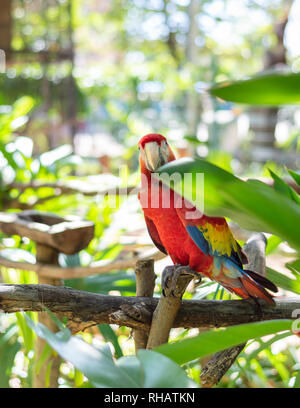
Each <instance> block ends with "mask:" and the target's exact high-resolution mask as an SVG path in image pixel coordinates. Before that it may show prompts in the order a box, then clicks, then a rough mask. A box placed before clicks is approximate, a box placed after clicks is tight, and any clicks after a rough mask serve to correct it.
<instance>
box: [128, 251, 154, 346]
mask: <svg viewBox="0 0 300 408" xmlns="http://www.w3.org/2000/svg"><path fill="white" fill-rule="evenodd" d="M135 275H136V295H137V296H145V297H152V296H153V292H154V286H155V279H156V275H155V273H154V260H153V259H149V260H143V261H138V262H137V263H136V267H135ZM148 336H149V330H146V331H145V330H134V331H133V338H134V343H135V350H136V352H137V350H139V349H145V348H146V346H147V341H148Z"/></svg>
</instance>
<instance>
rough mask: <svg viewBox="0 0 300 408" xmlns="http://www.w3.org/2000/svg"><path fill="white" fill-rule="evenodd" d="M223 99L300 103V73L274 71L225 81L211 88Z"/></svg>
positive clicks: (253, 102) (249, 102)
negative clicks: (239, 79)
mask: <svg viewBox="0 0 300 408" xmlns="http://www.w3.org/2000/svg"><path fill="white" fill-rule="evenodd" d="M209 92H210V93H211V94H212V95H214V96H217V97H219V98H221V99H225V100H227V101H232V102H237V103H247V104H253V105H284V104H297V103H300V74H299V73H298V74H294V73H292V74H291V73H280V72H278V73H272V74H264V75H257V76H254V77H252V78H250V79H246V80H243V81H236V82H224V83H221V84H217V85H215V86H213V87H212V88H210V89H209Z"/></svg>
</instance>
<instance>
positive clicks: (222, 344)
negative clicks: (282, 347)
mask: <svg viewBox="0 0 300 408" xmlns="http://www.w3.org/2000/svg"><path fill="white" fill-rule="evenodd" d="M292 322H293V320H272V321H265V322H256V323H247V324H240V325H237V326H232V327H227V328H225V329H220V330H215V329H212V330H208V331H207V332H204V333H202V334H200V335H199V336H196V337H192V338H188V339H184V340H181V341H176V342H174V343H169V344H164V345H162V346H159V347H157V348H156V349H155V350H156V351H157V352H159V353H162V354H163V355H165V356H167V357H169V358H171V359H172V360H173V361H175V362H176V363H177V364H184V363H188V362H189V361H193V360H195V359H198V358H202V357H204V356H207V355H209V354H213V353H216V352H218V351H221V350H225V349H227V348H229V347H233V346H237V345H238V344H241V343H245V342H246V341H247V340H249V339H254V338H257V337H262V336H266V335H268V334H273V333H277V332H281V331H285V330H291V326H292Z"/></svg>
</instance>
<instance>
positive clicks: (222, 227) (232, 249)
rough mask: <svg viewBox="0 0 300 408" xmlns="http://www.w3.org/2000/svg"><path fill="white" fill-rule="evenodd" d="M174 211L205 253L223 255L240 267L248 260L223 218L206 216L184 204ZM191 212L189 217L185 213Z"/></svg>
mask: <svg viewBox="0 0 300 408" xmlns="http://www.w3.org/2000/svg"><path fill="white" fill-rule="evenodd" d="M176 211H177V214H178V216H179V218H180V220H181V221H182V223H183V224H184V226H185V228H186V230H187V232H188V234H189V235H190V237H191V238H192V240H193V241H194V243H195V244H196V245H197V246H198V248H199V249H201V251H202V252H204V253H205V255H211V256H224V257H226V258H229V259H230V260H231V261H232V262H234V263H235V264H236V265H238V266H239V267H240V268H242V267H243V263H247V262H248V261H247V257H246V255H245V254H244V253H243V251H242V248H241V247H240V245H239V244H238V243H237V242H236V240H235V239H234V237H233V235H232V233H231V231H230V228H229V226H228V224H227V222H226V220H225V219H224V218H215V217H206V216H205V215H202V214H200V212H198V214H197V210H195V211H194V210H192V211H191V209H190V208H189V209H187V208H185V207H184V206H183V207H182V208H177V209H176ZM193 213H194V217H193V218H190V219H189V218H188V216H187V214H190V215H191V214H193ZM198 215H199V217H198Z"/></svg>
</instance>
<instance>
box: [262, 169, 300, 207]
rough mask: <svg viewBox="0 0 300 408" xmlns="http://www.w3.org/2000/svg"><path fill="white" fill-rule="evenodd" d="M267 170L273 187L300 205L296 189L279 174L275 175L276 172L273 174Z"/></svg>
mask: <svg viewBox="0 0 300 408" xmlns="http://www.w3.org/2000/svg"><path fill="white" fill-rule="evenodd" d="M269 172H270V174H271V176H272V179H273V180H274V189H275V190H276V191H278V192H279V193H281V194H283V195H285V196H286V197H287V198H289V199H291V200H293V201H295V202H296V203H297V204H299V205H300V196H299V195H298V194H297V193H296V191H295V190H294V189H292V188H291V187H290V186H289V185H288V184H287V183H286V182H285V181H284V180H282V179H281V178H280V177H279V176H277V174H275V173H274V172H273V171H272V170H271V169H269Z"/></svg>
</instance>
